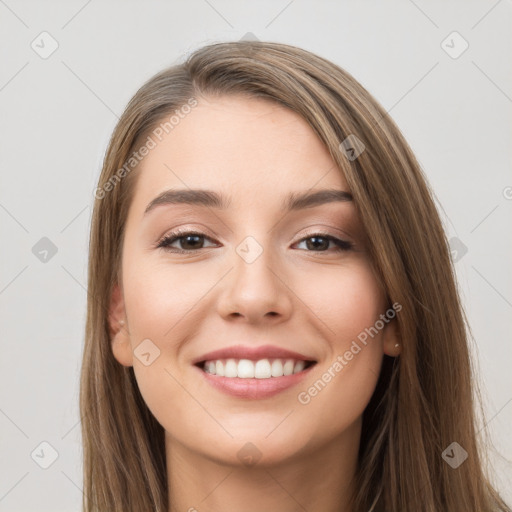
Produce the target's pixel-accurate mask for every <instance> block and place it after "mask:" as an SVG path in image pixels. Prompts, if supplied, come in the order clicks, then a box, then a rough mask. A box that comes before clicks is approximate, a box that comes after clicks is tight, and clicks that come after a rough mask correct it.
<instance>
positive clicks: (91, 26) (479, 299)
mask: <svg viewBox="0 0 512 512" xmlns="http://www.w3.org/2000/svg"><path fill="white" fill-rule="evenodd" d="M511 7H512V6H511V2H510V0H500V1H496V2H495V1H491V2H486V1H452V2H444V1H435V2H434V1H428V2H427V1H420V0H417V1H414V2H413V1H412V0H404V1H400V2H391V1H365V2H356V1H337V2H334V1H316V2H313V1H311V0H308V1H306V0H292V1H290V0H276V1H270V0H267V1H260V2H237V1H234V0H208V1H207V0H193V1H190V2H177V1H174V2H172V1H167V2H163V1H149V2H148V1H146V2H139V3H137V2H133V1H122V2H121V1H118V2H116V1H105V0H103V1H100V0H92V1H83V0H72V1H66V2H64V1H62V2H56V1H52V2H50V1H47V2H37V1H19V0H18V1H16V0H5V1H4V0H0V47H1V49H2V53H1V66H0V107H1V116H0V141H1V142H0V144H1V146H0V147H1V152H0V155H1V172H2V174H1V179H2V182H1V189H0V221H1V229H2V237H1V240H2V242H3V243H2V249H1V251H0V254H1V275H0V306H1V314H2V340H1V343H2V345H1V347H2V350H1V354H2V357H1V360H0V375H1V386H0V432H1V438H0V443H1V444H0V450H1V453H0V461H1V470H0V471H1V472H0V510H1V511H40V512H42V511H51V512H56V511H58V510H62V511H64V510H66V511H70V510H77V511H78V510H79V509H80V502H81V497H82V496H81V494H82V493H81V478H82V475H81V445H80V426H79V414H78V375H79V367H80V358H81V350H82V346H83V332H84V322H85V310H86V288H85V287H86V282H87V281H86V278H87V276H86V265H87V243H88V229H89V222H90V216H91V207H92V204H93V201H94V198H93V190H94V188H95V184H96V181H97V178H98V176H99V171H100V166H101V162H102V158H103V155H104V151H105V148H106V145H107V142H108V138H109V136H110V134H111V132H112V130H113V128H114V125H115V123H116V120H117V116H119V115H120V114H121V112H122V111H123V108H124V107H125V105H126V103H127V101H128V100H129V98H130V97H131V96H132V95H133V94H134V93H135V91H136V90H137V89H138V87H140V86H141V85H142V83H143V82H144V81H145V80H146V79H148V78H149V77H150V76H152V75H153V74H154V73H156V72H157V71H160V70H161V69H163V68H164V67H167V66H169V65H172V64H174V63H175V62H178V61H179V60H181V58H182V57H183V56H184V55H186V54H188V53H190V52H191V51H193V50H194V49H196V48H198V47H199V46H202V45H203V44H206V43H209V42H214V41H224V40H238V39H240V38H242V37H243V36H244V35H245V34H246V33H248V32H252V33H253V34H255V35H256V37H258V38H259V39H262V40H274V41H280V42H285V43H290V44H295V45H297V46H301V47H304V48H305V49H308V50H311V51H314V52H316V53H318V54H320V55H322V56H324V57H326V58H328V59H331V60H333V61H334V62H336V63H337V64H339V65H341V66H342V67H344V68H345V69H347V70H348V71H349V72H350V73H352V74H353V75H354V76H355V77H356V78H357V79H358V80H359V81H361V83H362V84H363V85H364V86H365V87H366V88H367V89H368V90H369V91H370V92H371V93H372V94H373V95H374V96H375V97H376V98H377V99H378V100H379V101H380V102H381V103H382V105H383V106H384V107H385V108H386V110H388V111H390V115H391V116H392V117H393V118H394V119H395V120H396V122H397V123H398V125H399V127H400V128H401V129H402V131H403V133H404V135H405V137H406V138H407V140H408V141H409V143H410V144H411V146H412V149H413V150H414V151H415V153H416V155H417V156H418V159H419V161H420V163H421V164H422V167H423V169H424V171H425V173H426V175H427V177H428V179H429V181H430V183H431V185H432V187H433V189H434V191H435V193H436V195H437V198H438V200H439V203H440V204H441V205H442V207H443V209H444V213H443V218H444V222H445V226H446V230H447V232H448V234H449V237H450V238H452V237H456V238H457V239H458V240H459V242H457V241H455V242H454V244H458V247H461V244H464V246H465V247H467V253H466V254H464V255H463V256H462V257H460V255H461V252H460V251H459V258H460V259H459V261H458V262H457V264H456V269H457V274H458V279H459V283H460V289H461V293H462V296H463V300H464V304H465V307H466V310H467V313H468V315H469V319H470V322H471V326H472V329H473V332H474V337H475V344H474V346H473V347H472V351H473V353H474V354H475V358H476V359H477V364H478V368H479V371H480V374H481V384H482V390H483V393H484V400H485V411H486V414H487V417H486V419H485V422H486V424H487V427H488V430H489V433H490V435H491V438H492V440H493V441H494V446H495V448H494V450H492V451H491V452H490V457H491V462H492V463H493V465H494V467H495V471H496V476H495V483H496V485H497V486H498V488H499V489H500V490H501V492H502V494H503V496H504V497H505V498H506V499H507V500H508V501H509V502H512V491H511V489H512V476H511V474H512V470H511V467H512V465H511V462H510V461H511V460H512V441H511V440H512V428H511V425H512V373H511V371H510V363H511V360H512V358H511V355H512V348H511V347H512V343H511V339H510V332H511V327H512V321H511V319H512V315H511V313H512V286H511V284H512V283H511V272H510V262H511V261H512V236H511V234H512V229H511V228H512V221H511V219H512V216H511V212H512V200H511V198H512V188H511V187H512V175H511V172H510V167H511V165H510V164H511V159H510V156H511V149H510V146H511V145H510V143H511V140H512V139H511V123H510V114H511V110H512V109H511V104H512V99H511V98H512V91H511V89H512V87H511V86H512V76H511V64H510V63H511V62H512V58H511V49H512V46H511V37H510V32H511V31H510V27H511V23H510V22H511V18H512V16H511V14H512V8H511ZM43 31H47V32H48V33H49V34H51V37H52V38H54V39H55V40H56V41H57V42H58V49H57V50H56V51H55V52H54V53H53V54H52V55H51V56H49V57H48V58H46V59H43V58H41V57H40V55H39V54H38V53H36V51H34V50H33V49H32V48H31V43H32V41H35V43H34V45H36V44H37V45H39V48H40V51H42V50H43V49H42V47H43V45H44V48H45V49H46V50H48V49H49V48H51V46H50V44H51V40H50V39H48V38H47V39H45V40H44V41H43V42H41V37H47V36H41V37H40V36H39V34H40V33H41V32H43ZM453 31H457V32H458V33H459V34H460V35H461V36H462V37H463V38H464V40H466V41H467V43H468V44H469V48H468V49H467V50H466V51H465V52H464V53H462V54H461V55H460V56H458V58H452V56H450V55H449V54H448V53H447V51H445V50H448V51H451V52H452V54H453V53H454V52H458V51H459V50H460V49H461V48H462V46H461V44H462V41H461V40H458V39H453V36H450V38H449V39H448V40H447V42H446V43H444V45H443V43H442V42H443V41H444V40H445V39H446V38H447V37H448V36H449V35H450V34H451V33H452V32H453ZM456 37H457V36H455V38H456ZM452 40H453V42H452ZM449 46H451V47H452V48H451V49H449ZM507 187H508V188H507ZM42 237H48V238H49V239H50V240H51V241H52V242H53V244H55V246H56V247H57V249H58V252H57V253H56V254H55V255H54V256H52V257H50V255H51V253H50V254H49V255H48V261H46V262H42V261H40V259H38V258H37V257H36V256H35V255H34V254H33V252H32V248H33V247H34V245H35V244H36V243H37V242H38V241H39V240H40V239H41V238H42ZM454 247H455V245H454ZM447 343H449V340H447ZM481 426H483V423H481ZM43 441H46V442H47V443H50V445H52V446H53V447H54V449H55V450H56V451H57V453H58V458H57V459H56V460H55V461H54V462H53V464H51V465H50V466H49V467H48V469H42V468H41V467H40V465H39V464H44V463H45V462H46V463H49V462H51V461H52V459H51V457H52V455H51V451H50V449H49V448H48V447H46V446H45V445H43V446H42V447H41V446H40V443H41V442H43ZM34 450H35V451H34ZM31 453H33V458H32V457H31ZM440 460H441V459H440ZM36 461H37V463H36Z"/></svg>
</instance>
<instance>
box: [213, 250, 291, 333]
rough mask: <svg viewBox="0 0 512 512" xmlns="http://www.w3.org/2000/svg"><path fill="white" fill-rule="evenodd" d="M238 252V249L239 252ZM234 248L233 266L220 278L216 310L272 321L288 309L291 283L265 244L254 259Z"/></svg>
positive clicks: (285, 315) (228, 316) (243, 319)
mask: <svg viewBox="0 0 512 512" xmlns="http://www.w3.org/2000/svg"><path fill="white" fill-rule="evenodd" d="M240 254H242V253H240ZM240 254H239V253H237V252H235V254H234V257H233V267H234V268H233V269H232V270H231V272H229V274H228V275H227V276H226V279H224V280H223V281H224V286H223V288H222V291H221V295H220V298H219V301H218V312H219V314H220V315H221V316H222V317H223V318H225V319H226V320H230V321H233V320H237V321H239V322H246V323H251V324H258V323H266V324H275V323H280V322H283V321H285V320H287V319H288V318H289V317H290V315H291V312H292V295H293V292H292V290H291V283H288V279H287V276H286V272H285V271H283V269H282V266H280V265H277V263H276V261H275V258H274V259H272V258H271V257H270V256H271V255H270V250H269V249H268V248H265V249H264V250H263V252H262V253H261V254H260V255H259V256H258V257H257V258H256V259H255V260H254V261H251V258H245V257H243V254H242V256H240Z"/></svg>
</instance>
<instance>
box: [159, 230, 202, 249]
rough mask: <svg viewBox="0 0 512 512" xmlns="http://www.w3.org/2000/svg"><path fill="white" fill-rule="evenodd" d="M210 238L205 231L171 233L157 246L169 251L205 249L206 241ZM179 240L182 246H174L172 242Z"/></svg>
mask: <svg viewBox="0 0 512 512" xmlns="http://www.w3.org/2000/svg"><path fill="white" fill-rule="evenodd" d="M205 240H210V239H209V238H208V237H207V236H206V235H204V234H203V233H196V232H192V231H187V232H175V233H170V234H169V235H167V236H166V237H164V238H163V239H162V240H160V242H159V243H158V245H157V247H159V248H162V249H165V250H166V251H169V252H179V253H189V252H194V251H197V250H199V249H203V248H204V247H203V245H204V241H205ZM175 242H178V243H179V245H180V247H172V244H174V243H175Z"/></svg>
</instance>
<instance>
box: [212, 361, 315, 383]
mask: <svg viewBox="0 0 512 512" xmlns="http://www.w3.org/2000/svg"><path fill="white" fill-rule="evenodd" d="M305 366H306V362H305V361H302V360H298V361H296V360H294V359H273V360H269V359H260V360H258V361H251V360H250V359H240V360H237V359H227V360H226V359H218V360H216V361H205V363H204V366H203V370H204V371H205V372H206V373H210V374H212V375H219V376H220V377H229V378H234V377H238V378H241V379H254V378H256V379H269V378H271V377H283V376H285V375H292V374H294V373H299V372H301V371H302V370H304V368H305Z"/></svg>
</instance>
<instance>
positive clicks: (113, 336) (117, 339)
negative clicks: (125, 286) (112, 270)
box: [109, 283, 133, 366]
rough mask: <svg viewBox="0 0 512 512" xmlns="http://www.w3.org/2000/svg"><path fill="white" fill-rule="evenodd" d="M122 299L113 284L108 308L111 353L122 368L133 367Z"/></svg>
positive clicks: (120, 291)
mask: <svg viewBox="0 0 512 512" xmlns="http://www.w3.org/2000/svg"><path fill="white" fill-rule="evenodd" d="M125 318H126V315H125V307H124V299H123V293H122V290H121V287H120V286H119V284H117V283H116V284H115V285H114V287H113V289H112V295H111V298H110V307H109V329H110V344H111V347H112V353H113V354H114V357H115V358H116V360H117V361H118V362H119V363H120V364H122V365H123V366H133V354H132V347H131V343H130V335H129V332H128V326H127V324H126V319H125Z"/></svg>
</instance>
